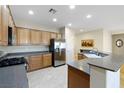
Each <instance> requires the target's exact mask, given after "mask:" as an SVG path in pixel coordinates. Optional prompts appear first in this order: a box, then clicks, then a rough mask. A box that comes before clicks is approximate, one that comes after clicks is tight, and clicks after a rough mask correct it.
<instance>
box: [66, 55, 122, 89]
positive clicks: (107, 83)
mask: <svg viewBox="0 0 124 93" xmlns="http://www.w3.org/2000/svg"><path fill="white" fill-rule="evenodd" d="M85 54H88V53H84V55H85ZM89 54H90V53H89ZM67 64H68V81H69V82H68V87H90V88H98V87H100V88H119V87H120V67H121V66H122V65H123V64H124V57H123V56H120V55H114V54H109V55H107V56H103V57H101V58H87V59H84V60H80V61H77V62H68V63H67ZM70 68H71V71H70ZM72 69H73V70H72ZM74 70H76V71H75V72H74ZM70 72H71V73H70ZM72 72H73V75H72ZM79 72H82V75H80V74H77V73H79ZM74 73H75V74H77V76H78V77H77V76H76V78H77V79H78V80H77V79H76V78H75V79H74V75H75V74H74ZM71 75H72V76H71ZM83 75H85V76H87V78H86V77H84V80H85V81H83V82H81V78H80V77H82V76H83ZM88 76H89V77H88ZM71 77H73V79H72V78H71ZM88 78H90V79H88ZM75 80H77V81H78V82H79V81H80V83H81V84H84V85H82V86H80V84H79V83H78V84H77V86H75V84H76V83H77V82H75ZM87 80H89V82H88V81H87ZM73 82H75V83H73ZM84 82H85V83H84ZM88 83H89V86H87V85H88ZM72 84H73V85H74V86H73V85H72Z"/></svg>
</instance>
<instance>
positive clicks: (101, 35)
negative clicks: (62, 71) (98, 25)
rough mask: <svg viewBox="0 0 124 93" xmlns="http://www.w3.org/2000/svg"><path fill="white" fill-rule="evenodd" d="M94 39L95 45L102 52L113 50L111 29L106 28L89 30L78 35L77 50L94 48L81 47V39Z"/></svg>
mask: <svg viewBox="0 0 124 93" xmlns="http://www.w3.org/2000/svg"><path fill="white" fill-rule="evenodd" d="M85 39H93V40H94V47H95V48H97V49H98V50H99V51H101V52H105V53H111V52H112V35H111V32H110V31H107V30H104V29H98V30H93V31H88V32H84V33H80V34H77V35H76V39H75V42H76V51H77V52H79V50H80V49H93V47H91V48H86V47H81V40H85Z"/></svg>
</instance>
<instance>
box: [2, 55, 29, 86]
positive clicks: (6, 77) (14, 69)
mask: <svg viewBox="0 0 124 93" xmlns="http://www.w3.org/2000/svg"><path fill="white" fill-rule="evenodd" d="M26 63H27V61H26V59H25V58H24V57H20V58H7V59H3V60H0V88H28V87H29V86H28V79H27V71H26V69H27V67H26Z"/></svg>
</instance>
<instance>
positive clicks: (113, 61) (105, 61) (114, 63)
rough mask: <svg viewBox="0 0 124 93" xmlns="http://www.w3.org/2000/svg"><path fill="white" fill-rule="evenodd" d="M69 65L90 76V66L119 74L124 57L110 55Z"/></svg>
mask: <svg viewBox="0 0 124 93" xmlns="http://www.w3.org/2000/svg"><path fill="white" fill-rule="evenodd" d="M67 64H68V65H70V66H72V67H74V68H76V69H79V70H81V71H83V72H86V73H88V74H90V73H89V72H90V71H89V70H90V68H89V67H90V65H92V66H96V67H100V68H103V69H106V70H110V71H113V72H117V71H118V70H119V69H120V67H121V66H122V65H123V64H124V57H123V56H120V55H115V54H109V55H108V56H105V57H101V58H86V59H83V60H80V61H77V62H68V63H67Z"/></svg>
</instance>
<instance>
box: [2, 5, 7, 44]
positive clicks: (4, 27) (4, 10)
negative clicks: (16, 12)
mask: <svg viewBox="0 0 124 93" xmlns="http://www.w3.org/2000/svg"><path fill="white" fill-rule="evenodd" d="M8 19H9V9H8V7H7V6H5V5H4V6H1V24H2V25H1V26H2V27H1V35H2V36H1V41H2V44H1V45H8V22H9V21H8Z"/></svg>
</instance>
